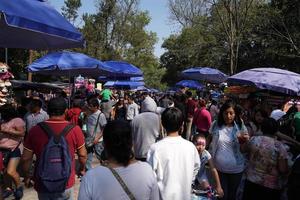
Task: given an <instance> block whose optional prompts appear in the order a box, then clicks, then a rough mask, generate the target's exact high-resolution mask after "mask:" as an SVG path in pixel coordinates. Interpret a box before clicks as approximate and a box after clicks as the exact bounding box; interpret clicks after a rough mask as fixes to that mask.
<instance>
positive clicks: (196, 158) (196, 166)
mask: <svg viewBox="0 0 300 200" xmlns="http://www.w3.org/2000/svg"><path fill="white" fill-rule="evenodd" d="M194 161H195V162H194V171H193V183H194V181H195V179H196V176H197V174H198V172H199V169H200V166H201V161H200V158H199V154H198V151H197V149H196V147H195V146H194Z"/></svg>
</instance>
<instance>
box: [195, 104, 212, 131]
mask: <svg viewBox="0 0 300 200" xmlns="http://www.w3.org/2000/svg"><path fill="white" fill-rule="evenodd" d="M193 123H194V124H195V125H196V127H197V129H198V130H200V131H203V132H207V131H208V130H209V128H210V125H211V115H210V112H208V110H206V109H205V108H200V109H198V110H197V111H196V112H195V114H194V118H193Z"/></svg>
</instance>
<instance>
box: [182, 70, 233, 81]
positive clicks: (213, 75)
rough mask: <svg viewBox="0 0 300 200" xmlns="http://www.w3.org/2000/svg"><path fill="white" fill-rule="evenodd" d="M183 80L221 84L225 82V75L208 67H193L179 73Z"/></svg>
mask: <svg viewBox="0 0 300 200" xmlns="http://www.w3.org/2000/svg"><path fill="white" fill-rule="evenodd" d="M181 75H182V77H183V78H186V79H192V80H197V81H206V82H210V83H222V82H224V81H226V79H227V77H228V76H227V75H226V74H224V73H223V72H221V71H220V70H218V69H214V68H210V67H194V68H190V69H186V70H184V71H182V72H181Z"/></svg>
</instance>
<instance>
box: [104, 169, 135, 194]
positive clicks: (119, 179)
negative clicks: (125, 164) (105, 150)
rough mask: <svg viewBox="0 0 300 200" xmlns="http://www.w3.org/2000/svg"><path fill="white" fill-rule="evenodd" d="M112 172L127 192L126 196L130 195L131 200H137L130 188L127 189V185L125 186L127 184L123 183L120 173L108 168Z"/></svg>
mask: <svg viewBox="0 0 300 200" xmlns="http://www.w3.org/2000/svg"><path fill="white" fill-rule="evenodd" d="M106 167H107V168H108V169H109V170H110V171H111V172H112V174H113V175H114V176H115V178H116V179H117V181H118V182H119V183H120V185H121V186H122V188H123V190H124V191H125V192H126V194H127V195H128V197H129V199H130V200H135V197H134V196H133V194H132V192H130V190H129V188H128V187H127V185H126V184H125V182H124V181H123V179H122V178H121V176H120V175H119V174H118V172H117V171H116V170H114V169H113V168H111V167H109V166H106Z"/></svg>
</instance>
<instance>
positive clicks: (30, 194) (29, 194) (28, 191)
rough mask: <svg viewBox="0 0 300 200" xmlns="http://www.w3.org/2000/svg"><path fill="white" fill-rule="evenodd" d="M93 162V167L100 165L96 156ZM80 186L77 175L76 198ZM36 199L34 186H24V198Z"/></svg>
mask: <svg viewBox="0 0 300 200" xmlns="http://www.w3.org/2000/svg"><path fill="white" fill-rule="evenodd" d="M92 164H93V167H96V166H98V165H99V161H98V160H97V159H96V158H95V157H94V160H93V163H92ZM79 186H80V180H79V179H78V178H77V176H76V179H75V185H74V200H75V199H77V196H78V192H79ZM13 199H14V197H13V195H12V196H11V197H9V198H7V200H13ZM35 199H38V197H37V193H36V191H35V190H34V189H33V188H32V187H31V188H26V187H25V186H24V196H23V198H22V200H35Z"/></svg>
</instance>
